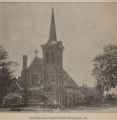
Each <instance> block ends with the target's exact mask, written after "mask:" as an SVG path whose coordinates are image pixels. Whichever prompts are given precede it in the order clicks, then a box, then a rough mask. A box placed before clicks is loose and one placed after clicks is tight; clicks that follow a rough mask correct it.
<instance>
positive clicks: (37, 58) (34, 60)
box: [28, 57, 43, 69]
mask: <svg viewBox="0 0 117 120" xmlns="http://www.w3.org/2000/svg"><path fill="white" fill-rule="evenodd" d="M40 64H43V60H42V59H41V58H39V57H35V58H34V59H33V61H32V63H31V64H30V66H29V67H28V69H30V68H31V67H32V66H33V65H37V66H38V65H40Z"/></svg>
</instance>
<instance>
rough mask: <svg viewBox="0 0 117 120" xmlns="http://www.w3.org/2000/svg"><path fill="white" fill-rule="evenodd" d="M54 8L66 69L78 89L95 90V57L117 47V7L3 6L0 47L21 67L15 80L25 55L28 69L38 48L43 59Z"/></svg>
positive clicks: (103, 4)
mask: <svg viewBox="0 0 117 120" xmlns="http://www.w3.org/2000/svg"><path fill="white" fill-rule="evenodd" d="M52 7H53V8H54V15H55V23H56V32H57V39H58V40H59V41H60V40H61V41H62V42H63V45H64V47H65V50H64V54H63V55H64V56H63V60H64V61H63V64H64V69H65V70H66V71H67V72H68V73H69V74H70V76H71V77H72V78H73V79H74V80H75V81H76V82H77V83H78V85H82V84H83V83H85V84H87V86H91V87H93V86H95V78H94V77H93V76H92V75H91V72H92V70H93V59H94V57H95V56H96V55H99V54H102V53H103V47H104V46H105V45H108V44H117V3H0V45H2V46H3V48H4V49H5V50H6V51H8V53H9V59H10V60H13V61H16V62H17V63H18V67H17V69H16V72H15V73H14V74H15V76H17V77H18V76H20V74H21V69H22V55H23V54H26V55H28V65H29V64H30V63H31V61H32V60H33V58H34V56H35V55H34V50H35V49H36V48H37V49H38V50H39V55H38V56H39V57H42V50H41V47H40V45H43V44H44V43H45V42H46V41H47V40H48V38H49V29H50V18H51V9H52Z"/></svg>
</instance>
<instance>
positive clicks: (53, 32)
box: [41, 8, 64, 49]
mask: <svg viewBox="0 0 117 120" xmlns="http://www.w3.org/2000/svg"><path fill="white" fill-rule="evenodd" d="M41 46H42V47H52V46H53V47H58V48H62V49H63V48H64V47H63V44H62V41H57V35H56V26H55V18H54V9H53V8H52V14H51V22H50V33H49V39H48V41H47V42H46V43H45V44H44V45H41Z"/></svg>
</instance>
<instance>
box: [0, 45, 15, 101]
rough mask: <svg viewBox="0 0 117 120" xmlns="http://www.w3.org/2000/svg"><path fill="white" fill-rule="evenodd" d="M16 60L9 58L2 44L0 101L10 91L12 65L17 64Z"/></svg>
mask: <svg viewBox="0 0 117 120" xmlns="http://www.w3.org/2000/svg"><path fill="white" fill-rule="evenodd" d="M16 65H17V64H16V62H13V61H9V60H8V52H6V51H5V50H4V49H3V48H2V46H0V103H2V100H3V98H4V96H5V95H6V94H7V93H8V92H9V86H10V84H11V83H12V79H13V77H14V76H13V74H12V73H13V72H14V70H13V69H11V66H16Z"/></svg>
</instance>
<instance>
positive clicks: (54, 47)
mask: <svg viewBox="0 0 117 120" xmlns="http://www.w3.org/2000/svg"><path fill="white" fill-rule="evenodd" d="M63 49H64V47H63V44H62V41H57V35H56V27H55V19H54V10H53V8H52V15H51V23H50V33H49V39H48V41H47V43H46V44H44V45H42V50H43V60H44V65H48V64H50V65H54V66H57V67H61V68H62V67H63Z"/></svg>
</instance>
